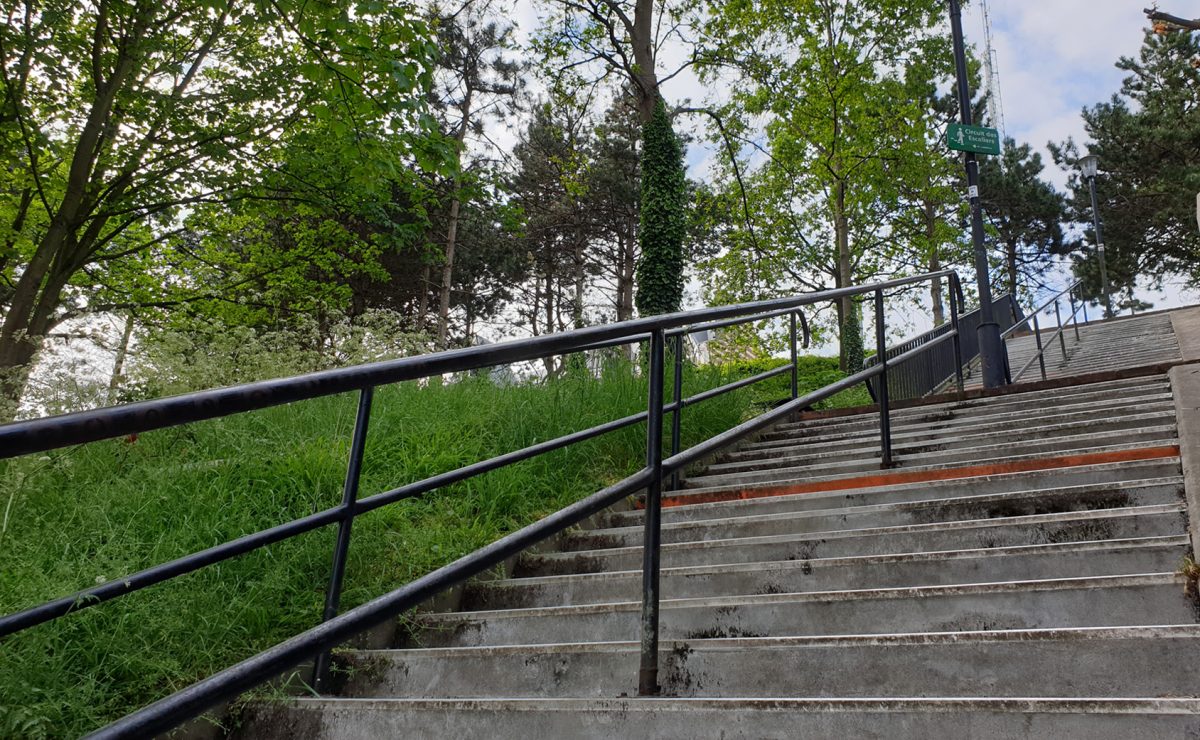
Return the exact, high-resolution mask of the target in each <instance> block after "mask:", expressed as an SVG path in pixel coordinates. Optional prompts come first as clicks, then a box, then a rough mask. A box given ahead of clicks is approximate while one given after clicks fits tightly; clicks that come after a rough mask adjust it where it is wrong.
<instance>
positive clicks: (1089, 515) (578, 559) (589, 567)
mask: <svg viewBox="0 0 1200 740" xmlns="http://www.w3.org/2000/svg"><path fill="white" fill-rule="evenodd" d="M1186 529H1187V514H1186V512H1185V507H1184V506H1183V505H1182V504H1160V505H1155V506H1134V507H1126V508H1119V509H1106V510H1101V511H1086V512H1065V513H1058V514H1037V515H1031V516H1016V517H1003V518H995V519H972V520H965V521H956V522H936V523H933V524H910V525H902V526H894V527H875V528H869V529H846V530H837V531H827V532H817V533H809V534H793V535H770V536H764V537H740V538H731V539H724V540H708V541H701V542H681V543H672V544H666V545H663V546H662V549H661V558H662V564H663V567H680V566H699V565H714V564H719V563H754V562H761V561H768V560H810V559H813V558H831V557H847V556H855V555H885V554H895V553H904V552H936V551H944V550H969V549H977V548H992V547H1011V546H1017V545H1041V544H1050V543H1065V542H1085V541H1089V540H1103V539H1130V538H1137V537H1161V536H1173V535H1178V534H1182V533H1183V532H1185V531H1186ZM641 563H642V548H641V547H620V548H607V549H602V550H585V551H579V552H565V553H564V552H550V553H538V554H526V555H524V556H522V557H521V559H520V560H519V561H518V573H519V574H521V575H562V574H567V573H596V572H602V571H606V570H634V569H637V568H640V567H641Z"/></svg>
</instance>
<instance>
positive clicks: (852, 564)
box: [461, 535, 1188, 610]
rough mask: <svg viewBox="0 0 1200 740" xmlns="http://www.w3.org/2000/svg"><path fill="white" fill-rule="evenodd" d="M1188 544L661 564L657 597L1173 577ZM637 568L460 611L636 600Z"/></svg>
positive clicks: (472, 600) (519, 581)
mask: <svg viewBox="0 0 1200 740" xmlns="http://www.w3.org/2000/svg"><path fill="white" fill-rule="evenodd" d="M1187 552H1188V539H1187V537H1186V536H1183V535H1179V536H1174V537H1145V538H1140V539H1128V540H1100V541H1095V542H1072V543H1066V544H1052V545H1029V546H1022V547H997V548H992V549H974V550H948V551H942V552H919V553H899V554H893V555H869V556H861V557H842V558H818V559H812V560H777V561H772V562H756V563H721V564H717V565H705V566H696V567H680V568H664V569H663V570H662V572H661V581H660V588H661V593H662V595H663V598H667V599H683V598H696V597H704V596H721V595H725V596H736V595H751V594H769V593H801V592H805V591H844V590H854V589H872V588H903V587H909V586H950V585H954V584H960V583H980V582H983V581H987V580H1020V579H1026V580H1028V579H1043V578H1055V577H1058V576H1061V575H1063V574H1070V575H1072V576H1109V575H1131V574H1136V573H1159V572H1168V571H1174V570H1176V569H1178V568H1179V567H1180V565H1181V564H1182V563H1183V562H1184V557H1185V556H1186V555H1187ZM641 589H642V572H641V570H637V569H634V570H625V571H614V572H605V573H582V574H576V575H562V576H544V577H527V578H509V579H500V580H494V581H481V582H476V583H473V584H471V585H470V586H468V587H467V590H466V593H465V595H464V597H463V603H462V606H461V608H462V609H463V610H488V609H523V608H529V607H543V606H572V605H576V604H600V603H606V602H612V601H636V600H637V599H639V598H641V593H642V591H641Z"/></svg>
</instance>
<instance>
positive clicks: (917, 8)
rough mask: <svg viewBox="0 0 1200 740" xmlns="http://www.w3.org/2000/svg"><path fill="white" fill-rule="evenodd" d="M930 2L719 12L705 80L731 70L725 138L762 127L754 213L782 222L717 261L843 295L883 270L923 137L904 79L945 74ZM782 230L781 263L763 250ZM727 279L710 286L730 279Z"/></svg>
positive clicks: (846, 305)
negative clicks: (908, 72) (912, 74)
mask: <svg viewBox="0 0 1200 740" xmlns="http://www.w3.org/2000/svg"><path fill="white" fill-rule="evenodd" d="M941 14H942V8H941V4H940V3H938V2H936V1H935V0H922V1H921V2H900V1H899V0H896V1H889V2H882V3H878V2H877V3H865V2H862V1H861V0H814V1H813V2H806V3H802V4H800V5H797V4H796V3H792V2H786V1H785V0H767V1H766V2H760V3H754V4H752V5H751V4H747V3H745V2H740V0H729V1H728V2H721V3H718V4H717V5H716V6H715V8H714V11H713V14H712V20H711V22H710V24H709V27H708V29H707V36H708V39H709V43H710V44H711V45H712V46H713V48H714V51H713V52H712V54H711V55H710V57H706V58H710V59H711V61H709V63H708V64H707V65H706V70H708V74H709V75H710V77H711V78H712V79H716V76H717V75H720V74H727V73H728V72H729V71H730V67H732V68H733V69H734V71H735V72H736V74H737V75H738V77H739V78H740V81H741V84H739V85H735V86H733V90H734V92H733V104H732V106H731V108H730V110H729V113H730V118H731V119H732V123H731V125H730V128H732V129H734V130H735V131H737V132H739V133H741V134H742V135H743V138H748V137H746V136H745V132H746V131H747V130H748V129H749V127H750V126H751V123H752V121H753V120H755V119H758V118H760V117H761V118H764V119H765V120H766V139H767V145H766V147H765V148H766V150H767V153H768V155H769V156H768V160H767V162H766V163H765V164H763V165H762V169H761V172H760V173H759V174H758V175H757V176H756V177H754V178H752V179H753V181H754V184H755V186H756V187H757V188H760V189H768V190H770V191H773V192H767V193H762V194H760V195H758V196H755V198H754V200H755V201H756V202H757V203H759V204H760V205H761V206H766V207H769V208H772V209H775V210H777V211H778V212H779V214H778V216H776V217H775V218H773V219H771V220H770V221H768V222H766V223H765V224H760V225H761V226H765V228H759V229H757V232H758V233H757V234H749V235H748V236H749V237H750V238H749V239H748V240H746V241H745V242H744V244H743V246H747V247H749V249H750V252H749V253H747V252H746V251H741V252H740V254H738V253H736V252H733V253H730V255H729V256H728V258H727V259H726V260H725V263H726V265H727V266H728V264H729V262H730V261H732V260H739V259H740V260H742V261H752V262H754V263H756V264H755V267H754V270H755V271H756V272H757V271H760V267H759V264H761V263H763V262H764V261H765V262H766V263H767V264H773V265H775V266H776V268H780V269H782V273H781V274H777V275H776V279H774V280H770V279H769V278H768V279H767V280H765V281H763V282H764V283H766V284H771V285H772V287H773V289H774V290H779V289H781V288H783V289H787V288H789V286H788V285H787V283H786V282H784V281H783V280H781V279H779V278H791V280H792V281H793V285H792V286H790V289H793V290H794V289H795V288H796V287H803V288H809V289H821V288H825V287H828V282H829V281H832V283H833V285H834V286H838V287H841V286H848V285H852V284H854V283H856V282H859V281H860V280H862V279H864V278H869V277H874V276H876V275H878V274H880V273H881V272H883V271H885V270H887V269H888V268H889V266H890V263H891V262H892V261H893V253H894V250H895V249H896V248H897V247H898V245H896V243H895V240H894V239H893V238H892V234H891V231H890V229H889V228H888V223H889V222H890V220H891V217H892V215H893V214H894V212H895V210H896V208H898V207H899V203H900V184H901V181H902V179H903V177H904V175H905V170H906V169H907V164H906V163H908V162H911V161H913V160H914V159H917V158H920V157H921V156H923V154H924V152H925V142H926V140H927V127H926V126H925V125H924V123H923V121H924V119H923V116H922V115H921V114H920V111H919V110H918V107H919V106H920V102H919V101H914V100H912V99H911V97H910V96H908V95H907V94H906V92H907V90H906V88H907V86H908V85H909V83H908V82H907V81H906V80H905V79H904V76H903V72H902V70H903V69H904V67H905V66H910V67H912V66H914V63H916V64H917V65H919V66H918V67H917V68H921V69H924V70H926V71H928V72H929V73H930V74H931V75H935V74H939V73H941V71H942V70H945V69H946V68H947V66H948V62H949V58H950V57H949V52H948V45H947V44H946V40H945V39H944V38H942V37H941V36H939V35H938V34H936V33H934V30H933V29H934V28H935V27H936V24H937V23H938V22H939V21H940V19H941ZM776 223H778V224H780V225H785V224H790V225H791V228H789V229H788V232H787V238H786V240H785V241H786V243H785V244H783V245H782V248H783V251H782V252H780V251H779V250H777V249H773V248H772V249H767V248H763V247H762V246H760V245H759V235H761V234H766V233H769V232H770V231H772V230H773V229H774V224H776ZM727 278H728V274H726V275H724V276H723V277H722V278H720V279H727ZM837 309H838V310H837V313H838V318H837V325H838V328H839V334H840V336H841V339H842V341H841V345H842V357H841V364H842V367H843V369H852V364H853V363H852V358H849V357H848V356H847V352H846V349H847V348H849V347H853V346H856V344H859V343H861V342H860V341H859V340H858V338H857V337H855V338H851V337H850V336H849V335H850V334H851V333H854V332H857V331H860V327H861V319H860V317H859V316H858V314H857V312H858V310H859V307H858V305H857V303H856V302H855V301H854V300H853V299H851V298H844V299H842V300H841V301H839V303H838V306H837Z"/></svg>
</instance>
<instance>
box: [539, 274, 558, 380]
mask: <svg viewBox="0 0 1200 740" xmlns="http://www.w3.org/2000/svg"><path fill="white" fill-rule="evenodd" d="M546 333H547V334H553V333H554V272H553V271H552V269H551V265H550V263H549V262H547V263H546ZM542 363H543V364H544V365H545V366H546V377H554V374H555V369H556V367H555V363H554V356H553V355H550V356H548V357H544V358H542Z"/></svg>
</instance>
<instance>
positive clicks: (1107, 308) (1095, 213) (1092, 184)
mask: <svg viewBox="0 0 1200 740" xmlns="http://www.w3.org/2000/svg"><path fill="white" fill-rule="evenodd" d="M1078 164H1079V171H1080V173H1082V174H1083V176H1084V178H1086V179H1087V181H1088V189H1089V190H1091V193H1092V225H1093V227H1094V228H1095V230H1096V255H1097V257H1099V259H1100V289H1101V290H1102V291H1104V318H1106V319H1111V318H1112V317H1113V311H1112V301H1111V299H1109V292H1108V266H1107V265H1106V264H1105V262H1104V237H1103V236H1101V234H1100V209H1099V207H1098V206H1097V204H1096V174H1097V173H1099V172H1100V158H1099V157H1097V156H1096V155H1095V154H1087V155H1084V156H1082V157H1080V158H1079V162H1078Z"/></svg>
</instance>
